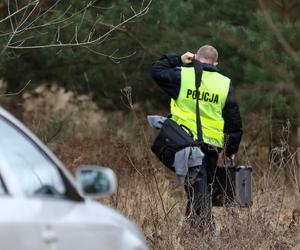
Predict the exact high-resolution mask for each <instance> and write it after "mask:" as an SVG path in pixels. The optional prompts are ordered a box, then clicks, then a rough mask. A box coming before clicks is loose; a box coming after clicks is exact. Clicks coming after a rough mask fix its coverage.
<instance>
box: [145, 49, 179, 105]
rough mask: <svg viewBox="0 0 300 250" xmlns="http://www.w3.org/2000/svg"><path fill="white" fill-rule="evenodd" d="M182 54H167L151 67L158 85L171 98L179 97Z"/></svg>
mask: <svg viewBox="0 0 300 250" xmlns="http://www.w3.org/2000/svg"><path fill="white" fill-rule="evenodd" d="M181 65H182V63H181V58H180V55H177V54H171V55H165V56H163V57H162V58H161V59H159V60H158V61H156V62H154V63H153V64H152V65H151V68H150V74H151V76H152V78H153V79H154V80H155V82H156V83H157V84H158V86H159V87H160V88H161V89H162V90H163V91H165V92H166V93H167V94H168V95H169V96H170V97H171V98H173V99H177V97H178V95H179V91H180V81H181V79H180V78H181V69H180V67H181Z"/></svg>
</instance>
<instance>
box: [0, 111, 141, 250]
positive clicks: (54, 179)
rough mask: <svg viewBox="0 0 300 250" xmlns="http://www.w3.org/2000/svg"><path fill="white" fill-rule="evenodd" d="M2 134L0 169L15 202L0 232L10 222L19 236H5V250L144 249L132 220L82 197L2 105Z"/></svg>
mask: <svg viewBox="0 0 300 250" xmlns="http://www.w3.org/2000/svg"><path fill="white" fill-rule="evenodd" d="M0 138H1V140H0V172H1V170H2V171H3V178H4V180H6V181H7V184H8V189H9V190H12V193H11V194H12V195H11V196H12V198H13V199H15V200H17V202H16V203H15V205H13V206H11V207H10V212H11V214H10V217H8V218H7V220H6V224H5V223H4V224H2V223H1V215H0V234H1V232H2V233H3V235H5V232H4V231H5V229H4V228H3V226H2V225H7V226H8V227H12V225H13V228H14V230H16V231H15V232H16V234H15V235H14V236H15V239H18V240H15V241H14V240H13V238H12V237H11V238H7V240H6V244H7V246H9V247H7V248H5V249H10V250H16V249H18V250H19V249H22V250H35V249H39V250H53V249H55V250H67V249H72V250H82V249H89V250H93V249H95V250H96V249H97V250H101V249H102V250H114V249H120V250H121V249H123V250H127V249H128V250H133V249H134V250H135V249H136V250H138V249H147V247H146V245H145V243H144V239H143V237H142V235H141V234H140V232H139V230H138V229H137V228H136V227H135V226H134V225H133V224H132V223H131V222H129V221H128V220H127V219H125V217H124V216H122V215H120V214H119V213H117V212H116V211H113V210H112V209H109V208H107V207H105V206H103V205H100V204H97V203H95V202H92V201H87V200H85V199H84V198H83V197H82V196H81V194H80V192H79V191H78V190H77V188H76V187H75V185H76V184H75V182H74V181H73V180H72V177H70V176H68V173H67V172H66V171H65V170H64V168H63V166H61V165H60V164H59V162H58V160H57V159H56V158H55V157H54V156H53V155H52V154H51V153H50V152H48V150H47V148H45V146H43V145H42V144H41V143H40V142H39V141H38V140H37V139H36V138H35V137H34V136H33V135H31V133H30V132H28V131H27V130H26V129H25V128H24V127H23V126H22V125H21V124H20V123H19V122H18V121H16V120H14V119H13V118H12V117H10V118H9V119H8V118H6V117H4V116H1V109H0ZM1 158H2V162H3V164H2V166H1ZM8 209H9V208H8ZM16 215H17V216H16ZM10 222H12V223H10ZM1 227H2V229H1ZM11 231H13V230H11ZM6 235H7V234H6ZM9 235H12V234H9ZM0 238H1V235H0ZM3 239H4V238H3ZM25 239H27V241H26V240H25ZM0 242H1V243H2V241H0ZM1 249H2V248H1Z"/></svg>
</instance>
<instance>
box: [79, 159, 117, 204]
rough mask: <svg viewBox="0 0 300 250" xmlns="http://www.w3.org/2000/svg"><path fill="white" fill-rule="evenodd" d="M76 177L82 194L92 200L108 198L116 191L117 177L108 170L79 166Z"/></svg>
mask: <svg viewBox="0 0 300 250" xmlns="http://www.w3.org/2000/svg"><path fill="white" fill-rule="evenodd" d="M76 177H77V180H78V181H79V183H80V185H81V187H82V190H83V191H84V193H85V194H86V195H87V196H90V197H93V198H98V197H105V196H110V195H112V194H113V193H114V192H115V191H116V189H117V177H116V174H115V173H114V171H113V170H112V169H110V168H105V167H99V166H89V165H87V166H80V167H79V169H78V170H77V172H76Z"/></svg>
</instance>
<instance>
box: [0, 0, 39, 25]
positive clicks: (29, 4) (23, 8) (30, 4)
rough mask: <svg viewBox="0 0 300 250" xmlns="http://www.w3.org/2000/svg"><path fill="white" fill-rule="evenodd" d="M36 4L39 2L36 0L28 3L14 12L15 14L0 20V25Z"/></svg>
mask: <svg viewBox="0 0 300 250" xmlns="http://www.w3.org/2000/svg"><path fill="white" fill-rule="evenodd" d="M38 2H39V1H38V0H36V1H33V2H30V3H28V4H27V5H25V6H24V7H22V8H21V9H18V10H17V11H15V12H13V13H11V14H9V15H8V16H6V17H5V18H3V19H1V20H0V24H1V23H3V22H5V21H6V20H8V19H10V18H12V17H13V16H15V15H17V14H19V13H20V12H22V11H23V10H26V9H27V8H28V7H30V6H32V5H36V4H37V3H38Z"/></svg>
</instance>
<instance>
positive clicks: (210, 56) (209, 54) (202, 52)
mask: <svg viewBox="0 0 300 250" xmlns="http://www.w3.org/2000/svg"><path fill="white" fill-rule="evenodd" d="M197 55H198V57H200V58H201V57H202V58H205V59H206V60H208V61H209V62H210V63H211V64H213V63H215V62H217V61H218V51H217V50H216V48H215V47H213V46H211V45H204V46H202V47H201V48H200V49H198V51H197Z"/></svg>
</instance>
